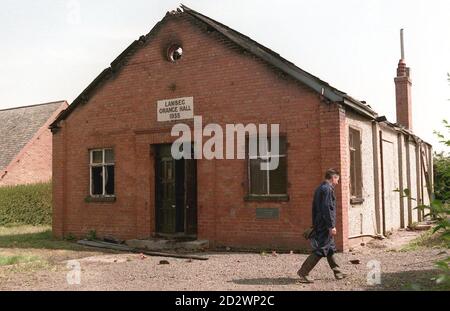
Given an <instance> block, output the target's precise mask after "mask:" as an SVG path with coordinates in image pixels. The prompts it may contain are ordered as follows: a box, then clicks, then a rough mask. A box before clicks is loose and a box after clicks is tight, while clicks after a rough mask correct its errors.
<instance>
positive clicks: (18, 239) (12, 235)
mask: <svg viewBox="0 0 450 311" xmlns="http://www.w3.org/2000/svg"><path fill="white" fill-rule="evenodd" d="M0 248H36V249H64V250H75V251H78V250H85V249H86V248H85V247H83V246H81V245H78V244H75V243H70V242H68V241H64V240H59V239H55V238H53V236H52V231H51V228H50V226H4V227H0Z"/></svg>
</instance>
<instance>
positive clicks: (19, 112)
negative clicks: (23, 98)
mask: <svg viewBox="0 0 450 311" xmlns="http://www.w3.org/2000/svg"><path fill="white" fill-rule="evenodd" d="M63 103H65V102H64V101H59V102H52V103H46V104H40V105H34V106H26V107H19V108H10V109H4V110H0V150H1V152H0V171H3V170H4V169H5V168H6V167H7V166H8V164H9V163H10V162H11V161H12V160H13V159H14V157H15V156H16V155H17V154H19V152H20V151H21V150H22V149H23V147H25V145H26V144H27V143H28V142H29V141H30V140H31V139H32V138H33V137H34V135H35V134H36V132H37V131H38V130H39V129H40V128H41V127H42V126H44V125H45V123H46V122H47V121H48V119H49V118H50V117H51V116H52V115H53V113H55V111H56V110H57V109H58V108H59V107H61V105H62V104H63Z"/></svg>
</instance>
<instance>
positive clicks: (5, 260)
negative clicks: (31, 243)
mask: <svg viewBox="0 0 450 311" xmlns="http://www.w3.org/2000/svg"><path fill="white" fill-rule="evenodd" d="M37 260H39V257H37V256H29V255H15V256H1V255H0V266H11V265H17V264H21V263H29V262H33V261H37Z"/></svg>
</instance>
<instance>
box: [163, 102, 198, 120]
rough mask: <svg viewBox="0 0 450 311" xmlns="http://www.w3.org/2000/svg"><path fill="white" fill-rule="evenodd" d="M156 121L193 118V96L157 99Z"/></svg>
mask: <svg viewBox="0 0 450 311" xmlns="http://www.w3.org/2000/svg"><path fill="white" fill-rule="evenodd" d="M157 113H158V122H167V121H176V120H186V119H193V118H194V97H184V98H176V99H165V100H158V112H157Z"/></svg>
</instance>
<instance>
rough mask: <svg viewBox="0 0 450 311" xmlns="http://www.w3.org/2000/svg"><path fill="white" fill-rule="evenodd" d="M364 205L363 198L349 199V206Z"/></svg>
mask: <svg viewBox="0 0 450 311" xmlns="http://www.w3.org/2000/svg"><path fill="white" fill-rule="evenodd" d="M363 203H364V199H363V198H351V199H350V204H351V205H359V204H363Z"/></svg>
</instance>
